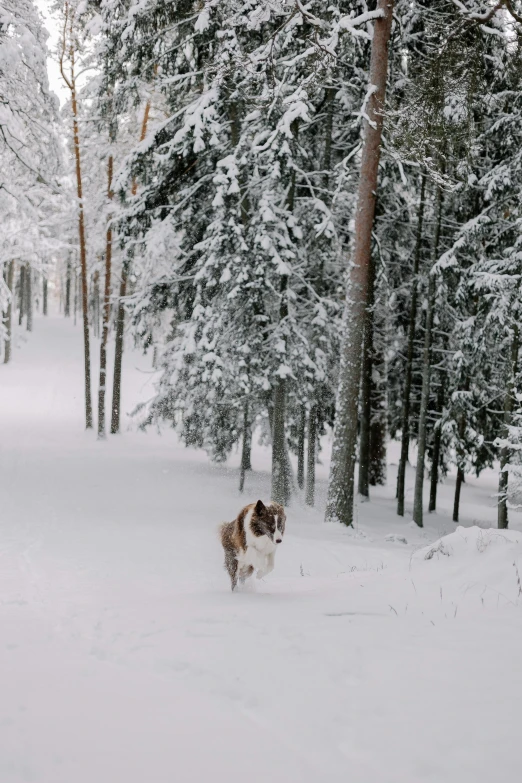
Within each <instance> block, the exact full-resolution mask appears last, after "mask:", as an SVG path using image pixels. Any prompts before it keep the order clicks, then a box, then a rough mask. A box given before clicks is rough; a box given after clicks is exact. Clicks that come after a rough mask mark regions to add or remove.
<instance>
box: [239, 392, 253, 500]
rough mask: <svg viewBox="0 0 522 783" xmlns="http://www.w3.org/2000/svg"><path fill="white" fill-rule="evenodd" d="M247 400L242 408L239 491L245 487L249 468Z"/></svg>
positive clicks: (249, 441)
mask: <svg viewBox="0 0 522 783" xmlns="http://www.w3.org/2000/svg"><path fill="white" fill-rule="evenodd" d="M248 408H249V406H248V400H247V401H246V402H245V407H244V409H243V443H242V446H241V465H240V468H239V491H240V492H243V490H244V488H245V473H246V472H247V470H250V443H251V442H252V441H251V438H250V422H249V420H248Z"/></svg>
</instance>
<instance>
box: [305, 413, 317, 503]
mask: <svg viewBox="0 0 522 783" xmlns="http://www.w3.org/2000/svg"><path fill="white" fill-rule="evenodd" d="M316 448H317V405H312V407H311V408H310V413H309V415H308V450H307V461H306V462H307V464H306V494H305V503H306V505H307V506H313V505H314V503H315V459H316Z"/></svg>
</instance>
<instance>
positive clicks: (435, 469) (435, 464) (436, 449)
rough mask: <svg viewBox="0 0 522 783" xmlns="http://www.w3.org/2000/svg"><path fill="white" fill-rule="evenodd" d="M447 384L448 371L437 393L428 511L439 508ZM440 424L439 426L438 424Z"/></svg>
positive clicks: (443, 376) (441, 376)
mask: <svg viewBox="0 0 522 783" xmlns="http://www.w3.org/2000/svg"><path fill="white" fill-rule="evenodd" d="M445 385H446V373H445V372H441V374H440V386H439V391H438V393H437V413H438V414H439V421H438V422H437V424H436V425H435V428H434V431H433V455H432V461H431V476H430V502H429V505H428V511H430V512H431V511H436V509H437V487H438V486H439V469H440V453H441V446H442V427H441V417H442V413H443V411H444V391H445ZM437 425H438V426H437Z"/></svg>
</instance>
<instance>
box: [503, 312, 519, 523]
mask: <svg viewBox="0 0 522 783" xmlns="http://www.w3.org/2000/svg"><path fill="white" fill-rule="evenodd" d="M518 347H519V333H518V327H516V326H515V330H514V335H513V342H512V343H511V356H510V360H509V376H508V383H507V389H506V396H505V398H504V437H505V438H507V436H508V428H509V425H510V424H511V418H512V416H511V414H512V412H513V406H514V403H515V377H516V374H517V371H518ZM510 456H511V453H510V449H509V447H508V446H504V447H503V448H502V450H501V452H500V473H499V477H498V527H499V528H500V529H502V530H505V529H506V528H507V526H508V524H509V518H508V507H507V492H508V484H509V474H508V472H507V468H508V466H509V461H510Z"/></svg>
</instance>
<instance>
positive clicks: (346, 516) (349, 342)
mask: <svg viewBox="0 0 522 783" xmlns="http://www.w3.org/2000/svg"><path fill="white" fill-rule="evenodd" d="M377 9H378V10H379V11H381V12H382V16H381V17H380V18H377V19H376V20H375V24H374V33H373V39H372V51H371V63H370V84H371V85H372V88H373V92H372V94H371V96H370V98H369V100H368V105H367V116H368V120H369V121H368V120H365V130H364V143H363V149H362V158H361V173H360V179H359V190H358V195H357V208H356V213H355V226H354V237H355V238H354V244H353V253H352V256H351V264H350V269H349V282H348V286H347V292H346V304H345V309H344V317H343V338H342V348H341V366H340V372H339V387H338V391H337V406H336V421H335V432H334V442H333V449H332V463H331V469H330V483H329V488H328V504H327V508H326V520H327V521H335V522H342V523H343V524H345V525H351V524H352V523H353V490H354V486H353V484H354V468H355V449H356V445H357V419H358V407H359V406H358V402H359V387H360V381H361V358H362V356H361V355H362V350H361V349H362V342H363V330H364V321H365V311H366V304H367V291H368V272H369V265H370V254H371V247H372V229H373V219H374V215H375V199H376V194H377V180H378V169H379V158H380V152H381V138H382V126H383V119H384V116H383V112H384V100H385V93H386V75H387V70H388V42H389V39H390V32H391V24H392V14H393V0H378V2H377Z"/></svg>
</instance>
